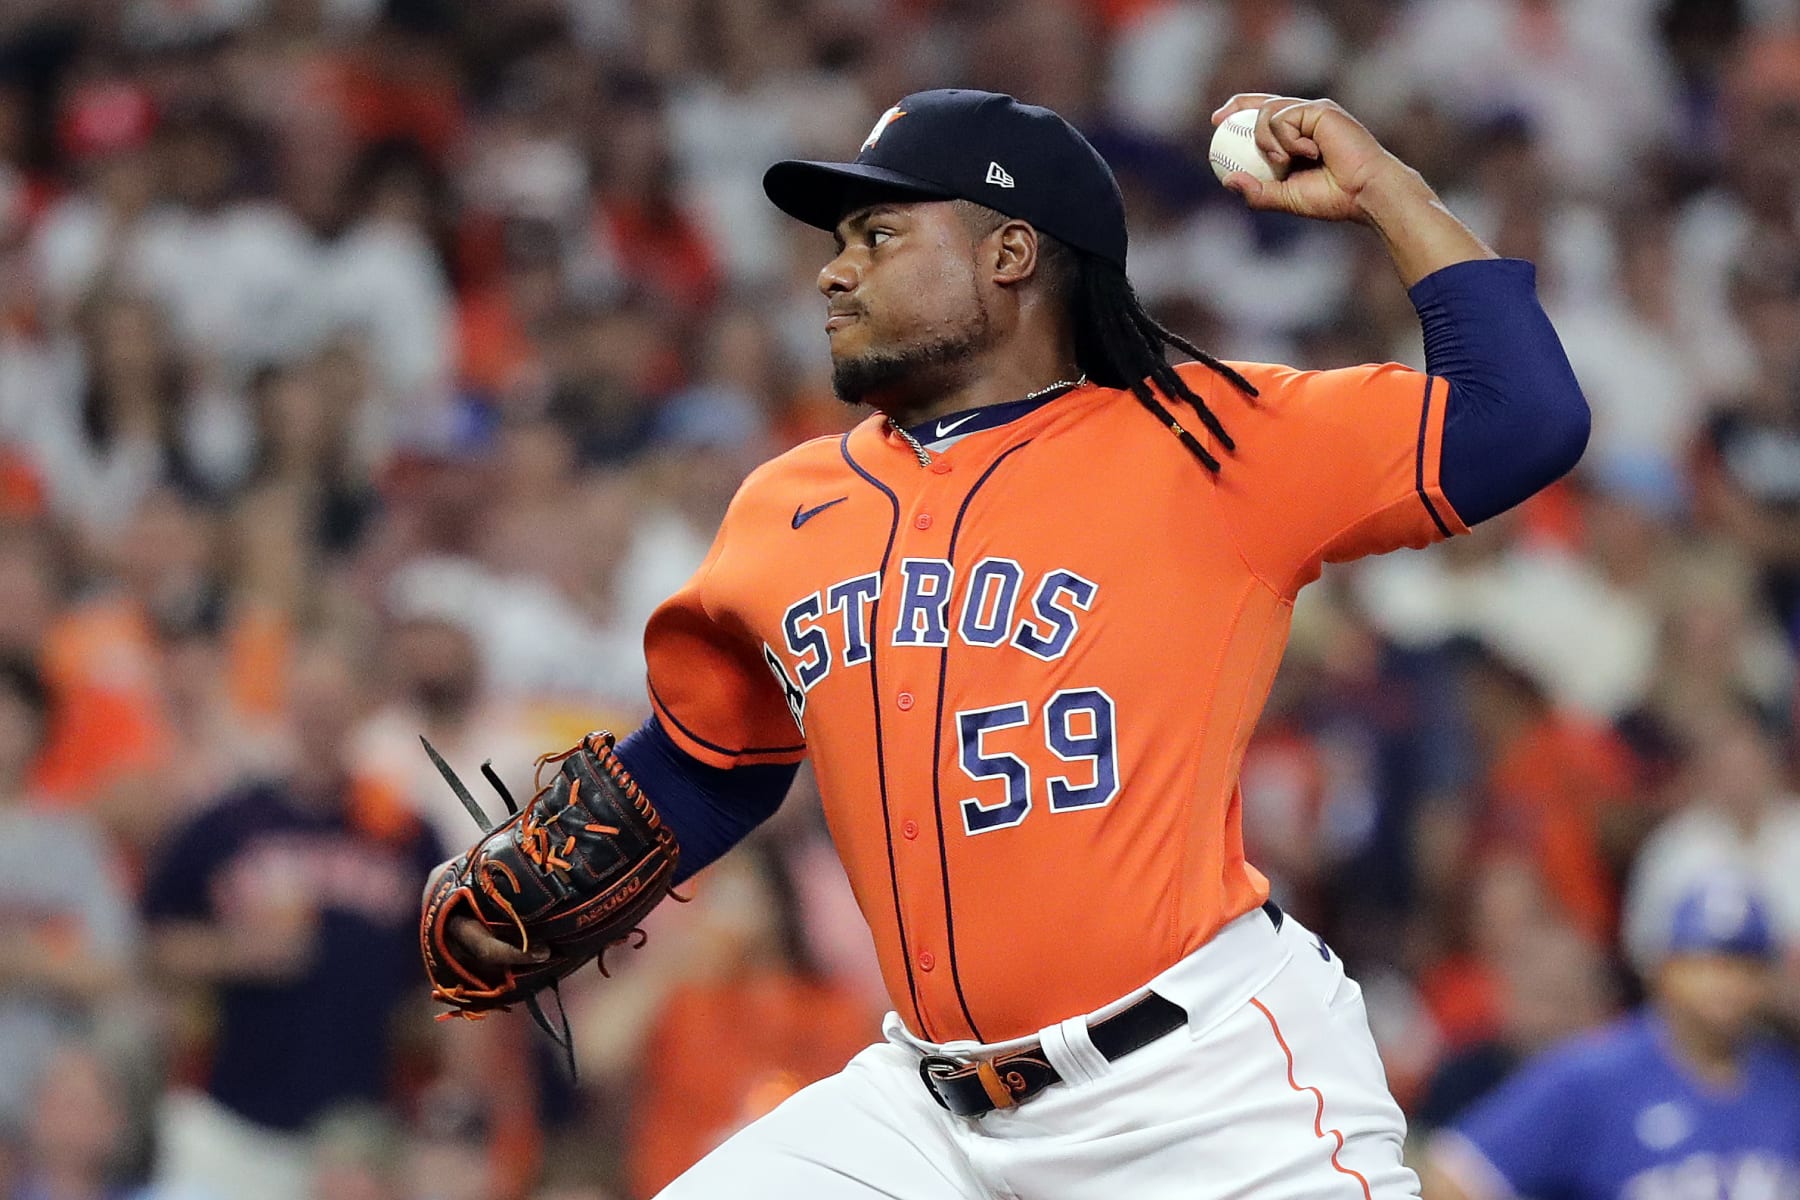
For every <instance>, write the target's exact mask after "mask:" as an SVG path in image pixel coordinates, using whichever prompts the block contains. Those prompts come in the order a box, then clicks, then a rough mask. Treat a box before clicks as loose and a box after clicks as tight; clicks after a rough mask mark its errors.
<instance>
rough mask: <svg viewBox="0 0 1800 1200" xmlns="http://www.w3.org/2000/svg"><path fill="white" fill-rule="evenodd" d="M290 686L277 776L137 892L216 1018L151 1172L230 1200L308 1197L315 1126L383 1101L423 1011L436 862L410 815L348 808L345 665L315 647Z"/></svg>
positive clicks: (161, 864)
mask: <svg viewBox="0 0 1800 1200" xmlns="http://www.w3.org/2000/svg"><path fill="white" fill-rule="evenodd" d="M292 688H293V691H292V697H291V701H290V704H291V719H292V722H293V729H294V747H293V765H292V766H291V767H290V768H289V770H288V771H287V773H286V775H285V777H283V778H280V779H274V780H270V781H267V782H261V783H256V784H253V785H251V786H249V787H246V788H244V789H242V790H240V791H237V792H235V793H232V794H228V795H226V796H224V797H222V798H221V799H220V800H219V801H218V802H217V803H216V804H214V805H213V806H212V807H210V808H208V809H206V810H205V811H203V812H201V813H199V814H197V815H196V816H195V817H194V818H193V819H192V820H191V821H189V822H188V823H187V824H186V825H185V826H184V827H183V828H181V829H180V830H179V831H177V832H176V833H175V834H174V835H173V836H172V838H171V839H170V841H169V844H168V846H167V847H166V848H165V850H164V851H163V853H162V854H161V856H160V857H159V859H158V861H157V862H156V863H155V865H154V867H153V869H152V871H151V874H150V879H149V881H148V883H147V884H146V886H145V893H144V910H145V914H146V917H147V919H148V921H149V922H150V932H151V938H152V948H153V952H154V956H155V961H156V965H157V967H158V969H159V970H160V972H161V974H162V976H163V977H164V978H165V979H166V980H168V981H170V982H171V983H173V984H176V985H180V986H184V987H189V988H197V989H201V990H203V991H206V992H210V993H211V994H212V995H213V996H214V997H215V999H216V1002H217V1005H218V1010H219V1021H218V1028H217V1031H216V1033H215V1035H214V1037H213V1039H212V1041H213V1044H212V1047H211V1056H210V1057H211V1066H210V1069H209V1070H208V1072H207V1079H206V1088H205V1091H204V1092H193V1093H187V1094H184V1095H180V1096H177V1097H174V1098H172V1099H171V1101H170V1102H169V1104H168V1105H167V1107H166V1110H165V1113H164V1129H163V1138H164V1142H163V1153H164V1162H163V1164H162V1170H161V1175H162V1178H163V1179H164V1180H165V1181H167V1182H169V1183H171V1184H178V1185H182V1186H193V1187H203V1188H211V1189H213V1190H214V1191H217V1192H219V1193H222V1194H223V1195H224V1196H228V1197H232V1196H240V1195H255V1196H259V1197H269V1198H270V1200H287V1198H290V1197H291V1198H294V1200H305V1198H306V1197H307V1196H308V1188H309V1186H310V1185H309V1149H308V1143H307V1142H306V1140H305V1138H304V1137H303V1131H304V1130H305V1129H306V1128H307V1126H308V1125H309V1124H310V1123H311V1122H313V1121H314V1120H316V1119H318V1118H319V1117H321V1116H323V1115H324V1114H326V1113H328V1112H329V1111H330V1110H332V1109H333V1108H334V1107H336V1106H338V1105H341V1104H344V1103H347V1102H351V1101H369V1102H380V1101H382V1100H384V1099H386V1098H387V1096H388V1091H389V1079H390V1073H391V1071H392V1069H393V1065H394V1053H393V1052H394V1046H395V1042H394V1036H395V1028H394V1026H395V1022H396V1020H397V1018H398V1017H399V1016H400V1015H401V1014H402V1013H403V1012H404V1011H405V1010H408V1009H415V1010H416V1007H417V1005H418V1003H419V1001H420V997H419V995H418V989H417V986H416V978H417V977H416V972H415V970H414V964H413V961H412V959H413V956H414V954H415V953H416V945H415V942H416V932H415V927H416V916H417V912H416V910H417V906H418V903H417V902H418V893H419V888H420V887H421V886H422V881H423V880H424V878H425V875H426V873H427V871H428V870H429V869H430V868H431V867H432V866H433V865H434V864H435V863H437V862H438V861H439V860H440V859H442V858H443V854H442V853H441V851H440V849H439V844H438V842H437V840H436V838H435V837H434V836H433V835H432V834H431V833H430V831H429V830H428V829H426V828H425V827H424V826H422V825H421V824H419V823H418V822H417V821H416V820H407V819H401V820H392V819H389V818H390V815H391V814H389V813H386V812H383V813H381V814H379V817H378V818H376V819H375V820H373V821H372V819H371V814H369V813H368V812H366V811H365V810H364V809H362V808H361V807H359V806H358V804H357V798H356V796H355V795H354V794H353V792H352V789H351V788H350V786H349V775H348V765H347V764H346V762H345V761H344V754H345V750H346V747H347V745H348V737H349V733H350V730H351V729H352V727H353V725H354V722H355V720H356V717H357V714H358V712H359V710H360V708H361V701H360V697H359V694H358V688H359V685H358V683H357V680H356V679H355V677H354V675H353V673H352V669H351V666H350V664H349V663H348V662H347V661H346V659H345V657H344V655H343V654H342V653H341V652H339V651H336V650H334V649H332V648H330V647H327V646H323V645H315V646H311V647H309V648H307V649H306V650H305V651H304V652H303V653H302V655H301V658H300V661H299V662H298V663H297V664H296V666H295V669H294V674H293V683H292ZM401 816H402V817H404V816H405V814H401Z"/></svg>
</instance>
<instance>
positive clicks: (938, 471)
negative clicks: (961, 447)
mask: <svg viewBox="0 0 1800 1200" xmlns="http://www.w3.org/2000/svg"><path fill="white" fill-rule="evenodd" d="M926 469H927V470H929V471H930V472H931V473H932V474H933V475H948V474H949V473H950V464H949V463H947V462H945V461H944V460H943V459H941V458H934V459H932V460H931V466H930V467H928V468H926Z"/></svg>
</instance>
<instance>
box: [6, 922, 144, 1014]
mask: <svg viewBox="0 0 1800 1200" xmlns="http://www.w3.org/2000/svg"><path fill="white" fill-rule="evenodd" d="M14 945H15V949H13V950H12V951H10V952H9V954H8V955H7V956H6V959H5V961H4V962H0V986H4V987H6V988H8V989H10V990H14V991H30V992H42V993H48V994H51V995H55V996H62V997H65V998H67V999H71V1000H76V1001H88V1000H97V999H99V998H101V997H102V996H105V995H107V994H109V993H111V992H113V991H116V990H117V989H118V988H120V987H121V986H123V985H124V984H125V982H126V980H127V977H128V975H127V971H126V968H125V964H124V963H123V962H121V961H119V960H118V959H116V958H112V957H108V956H105V955H99V954H92V953H89V952H88V951H87V949H86V948H85V947H82V946H73V945H72V946H62V945H58V944H54V943H52V942H51V941H50V940H48V939H46V938H43V937H41V936H34V935H32V934H30V933H21V934H20V935H19V936H17V937H16V938H15V939H14Z"/></svg>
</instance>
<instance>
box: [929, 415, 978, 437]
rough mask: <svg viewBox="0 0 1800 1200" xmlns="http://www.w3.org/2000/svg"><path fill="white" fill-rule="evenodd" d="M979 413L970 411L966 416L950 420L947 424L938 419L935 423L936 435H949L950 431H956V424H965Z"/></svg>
mask: <svg viewBox="0 0 1800 1200" xmlns="http://www.w3.org/2000/svg"><path fill="white" fill-rule="evenodd" d="M980 415H981V414H980V413H978V412H972V413H970V414H969V415H968V416H966V417H958V418H957V419H956V420H954V421H952V422H950V423H949V424H948V425H946V424H944V423H943V422H942V421H939V422H938V423H937V436H938V437H949V436H950V435H951V434H952V433H955V432H956V428H957V426H959V425H967V424H968V423H969V422H970V421H973V420H974V419H975V418H976V417H979V416H980Z"/></svg>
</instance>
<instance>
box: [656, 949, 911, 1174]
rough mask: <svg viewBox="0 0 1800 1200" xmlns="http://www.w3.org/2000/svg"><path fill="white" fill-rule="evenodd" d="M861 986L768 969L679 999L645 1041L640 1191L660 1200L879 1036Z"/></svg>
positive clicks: (692, 988) (681, 993)
mask: <svg viewBox="0 0 1800 1200" xmlns="http://www.w3.org/2000/svg"><path fill="white" fill-rule="evenodd" d="M877 1019H878V1014H876V1013H875V1012H873V1011H872V1010H871V1009H870V1007H869V1003H868V1001H867V1000H866V999H865V998H864V997H863V995H862V994H861V993H860V992H858V991H856V990H855V989H852V988H849V987H845V986H843V985H839V984H835V983H831V982H829V981H813V980H808V979H804V978H801V977H799V976H795V975H791V974H788V973H786V972H782V971H774V970H770V971H764V972H761V973H758V974H754V975H750V976H739V977H737V978H734V979H728V980H724V981H721V982H719V983H716V984H705V985H688V986H684V987H681V988H679V989H677V990H676V991H675V992H673V993H672V994H671V995H670V997H669V1000H668V1003H667V1004H665V1005H664V1006H663V1009H662V1012H661V1015H660V1016H659V1018H658V1019H657V1022H656V1024H655V1025H654V1026H653V1027H652V1029H651V1033H650V1037H649V1039H648V1041H647V1043H646V1049H645V1054H644V1068H643V1075H642V1078H641V1080H640V1082H639V1085H638V1092H637V1096H638V1103H637V1107H636V1110H635V1113H634V1116H633V1120H634V1122H635V1128H634V1130H633V1133H632V1138H631V1147H632V1158H631V1163H630V1171H631V1185H632V1188H633V1190H634V1191H635V1192H636V1194H637V1195H639V1196H654V1195H655V1194H656V1193H657V1192H659V1191H661V1190H662V1188H663V1187H664V1186H666V1185H667V1184H668V1183H670V1182H671V1181H672V1180H674V1178H675V1177H676V1176H677V1175H680V1174H681V1173H682V1172H683V1171H685V1170H687V1169H688V1168H689V1167H690V1166H692V1165H693V1164H694V1163H696V1162H698V1161H700V1159H701V1157H702V1156H704V1155H705V1154H706V1153H707V1152H708V1151H710V1150H711V1149H713V1147H715V1146H717V1145H718V1144H719V1143H720V1142H722V1141H724V1140H725V1139H726V1138H727V1137H729V1136H730V1135H732V1134H733V1133H736V1132H737V1131H738V1130H739V1129H741V1128H743V1127H744V1126H745V1125H747V1124H749V1123H750V1122H751V1121H754V1120H756V1118H758V1117H760V1116H762V1115H763V1114H764V1113H766V1112H768V1111H769V1110H770V1109H772V1108H774V1107H775V1106H776V1105H777V1104H780V1103H781V1102H782V1101H783V1100H785V1099H787V1098H788V1097H789V1096H791V1095H793V1094H794V1093H795V1092H797V1091H799V1090H800V1089H801V1088H803V1087H805V1086H806V1085H807V1084H809V1083H814V1082H816V1081H818V1080H820V1079H824V1078H825V1077H826V1076H828V1075H833V1074H836V1073H837V1072H838V1071H840V1070H842V1069H843V1066H844V1064H845V1063H847V1062H849V1061H850V1058H851V1056H852V1055H854V1054H856V1053H857V1051H859V1050H861V1049H862V1048H863V1047H865V1046H867V1045H868V1044H869V1042H870V1040H871V1039H872V1037H873V1032H874V1030H875V1027H876V1022H877Z"/></svg>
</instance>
